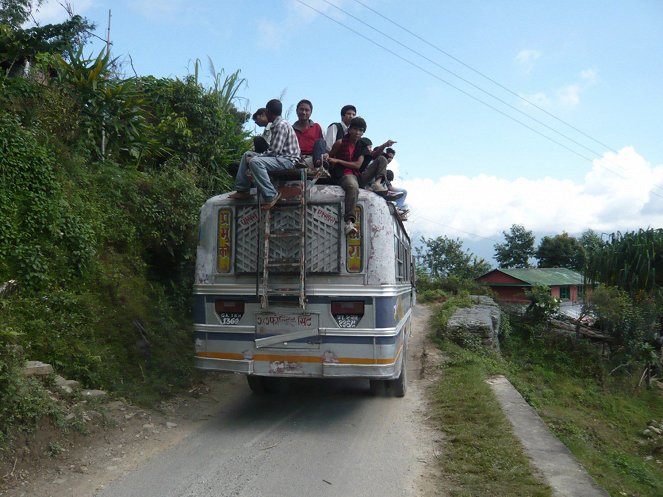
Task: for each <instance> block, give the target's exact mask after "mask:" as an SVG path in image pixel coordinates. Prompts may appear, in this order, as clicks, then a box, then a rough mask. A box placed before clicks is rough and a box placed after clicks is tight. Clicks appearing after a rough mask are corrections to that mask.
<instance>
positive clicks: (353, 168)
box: [230, 99, 407, 235]
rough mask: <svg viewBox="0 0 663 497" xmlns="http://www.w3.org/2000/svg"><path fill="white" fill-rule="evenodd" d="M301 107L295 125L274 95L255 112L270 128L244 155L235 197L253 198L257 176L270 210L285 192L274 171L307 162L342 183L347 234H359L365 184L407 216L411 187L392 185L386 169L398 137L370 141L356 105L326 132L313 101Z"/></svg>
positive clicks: (348, 107)
mask: <svg viewBox="0 0 663 497" xmlns="http://www.w3.org/2000/svg"><path fill="white" fill-rule="evenodd" d="M296 111H297V121H296V122H295V123H294V124H292V125H290V123H288V122H287V121H285V120H284V119H283V118H282V117H281V114H282V112H283V105H282V103H281V101H280V100H278V99H272V100H270V101H269V102H267V105H266V106H265V107H264V108H260V109H258V110H257V111H256V112H255V113H254V114H253V120H254V122H255V123H256V125H257V126H260V127H264V128H265V130H264V132H263V134H262V136H258V137H255V138H254V147H253V148H254V150H250V151H247V152H245V153H244V155H242V159H241V161H240V163H239V169H238V170H237V175H236V177H235V189H236V191H235V192H234V193H232V194H231V195H230V198H232V199H235V200H241V199H247V198H250V197H251V194H250V190H251V186H252V185H251V182H252V181H253V183H254V184H255V186H256V188H257V190H258V191H259V192H260V194H261V195H262V197H263V199H264V201H265V203H264V204H263V206H262V208H263V209H271V208H272V207H273V206H274V205H275V204H276V202H278V200H279V199H280V198H281V194H280V193H279V192H278V190H276V188H275V187H274V185H273V184H272V182H271V180H270V178H269V174H268V173H269V171H279V170H285V169H292V168H295V167H296V165H297V164H298V163H300V162H303V163H305V164H306V166H307V167H308V168H310V169H315V170H318V171H320V172H321V175H322V176H323V177H327V178H331V180H332V181H333V182H334V183H335V184H337V185H339V186H341V187H342V188H343V191H344V192H345V216H344V221H345V226H344V231H345V234H346V235H352V234H356V233H357V227H356V226H355V222H356V218H355V208H356V205H357V199H358V197H359V189H360V188H365V189H366V190H369V191H372V192H374V193H376V194H378V195H381V196H383V197H385V198H386V199H387V200H388V201H392V202H394V203H395V205H396V208H397V209H398V212H399V213H400V215H401V218H405V216H406V215H407V210H406V208H405V206H404V201H405V196H406V195H407V192H406V191H405V190H404V189H402V188H396V187H393V186H392V185H391V181H392V180H393V176H394V175H393V172H392V171H389V170H387V166H388V164H389V162H391V160H392V159H393V158H394V155H395V154H396V151H395V150H394V149H393V148H391V147H392V145H393V144H394V143H396V142H395V141H394V140H387V141H386V142H384V143H383V144H382V145H379V146H377V147H375V148H373V143H372V142H371V140H370V139H369V138H367V137H364V136H363V135H364V132H365V131H366V121H365V120H364V119H363V118H361V117H358V116H357V109H356V108H355V106H354V105H345V106H343V108H342V109H341V121H340V122H337V123H332V124H330V125H329V126H328V127H327V130H326V133H325V134H324V135H323V133H322V128H321V127H320V125H319V124H318V123H316V122H313V121H312V120H311V114H312V113H313V104H312V103H311V101H310V100H306V99H303V100H300V101H299V103H297V108H296ZM321 168H322V169H321Z"/></svg>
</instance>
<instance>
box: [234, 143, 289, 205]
mask: <svg viewBox="0 0 663 497" xmlns="http://www.w3.org/2000/svg"><path fill="white" fill-rule="evenodd" d="M247 157H251V162H250V163H249V165H248V166H247V164H246V162H247V161H246V159H247ZM247 167H248V168H249V169H250V170H251V174H252V175H253V182H254V183H255V185H256V187H257V188H258V191H259V192H260V193H261V194H262V196H263V198H264V199H265V200H267V201H269V200H272V199H273V198H274V197H275V196H276V188H274V185H272V182H271V181H270V179H269V174H268V171H282V170H284V169H292V168H294V167H295V163H294V162H293V161H291V160H290V159H286V158H285V157H266V156H258V155H257V153H256V152H251V151H249V152H244V155H242V160H241V161H240V162H239V169H238V171H237V176H235V190H237V191H238V192H248V191H249V190H250V189H251V182H250V181H249V178H248V177H247V176H246V169H247Z"/></svg>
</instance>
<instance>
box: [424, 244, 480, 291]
mask: <svg viewBox="0 0 663 497" xmlns="http://www.w3.org/2000/svg"><path fill="white" fill-rule="evenodd" d="M421 242H422V243H423V244H424V248H423V249H421V248H418V249H417V252H418V255H419V256H420V258H421V260H422V262H423V267H424V268H425V269H426V271H427V272H428V273H429V274H430V275H431V276H432V277H434V278H438V277H442V276H453V277H456V278H459V279H464V280H470V279H474V278H476V277H478V276H481V275H482V274H484V273H486V272H487V271H489V270H490V264H488V263H487V262H486V261H485V260H483V259H481V258H478V257H477V256H475V255H474V254H472V253H471V252H470V251H469V250H463V242H462V241H461V240H460V239H459V238H457V239H455V240H454V239H451V238H449V237H447V236H438V237H437V238H424V237H421Z"/></svg>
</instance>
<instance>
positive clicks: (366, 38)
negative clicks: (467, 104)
mask: <svg viewBox="0 0 663 497" xmlns="http://www.w3.org/2000/svg"><path fill="white" fill-rule="evenodd" d="M323 1H325V3H327V4H328V5H330V6H332V7H334V8H336V9H338V10H340V11H341V12H343V13H345V14H347V15H349V16H350V17H352V18H354V19H355V20H357V21H359V22H361V23H362V24H364V25H366V26H368V27H370V28H371V29H373V30H375V31H377V32H378V33H380V34H382V35H383V36H384V37H386V38H388V39H391V40H392V41H394V42H396V43H398V44H399V45H401V46H403V47H404V48H406V49H407V50H409V51H411V52H413V53H415V54H417V55H419V56H420V57H422V58H424V59H426V60H427V61H429V62H431V63H433V64H435V65H437V66H438V67H440V68H441V69H443V70H445V71H447V72H449V73H451V74H453V75H454V76H455V77H457V78H459V79H461V80H462V81H464V82H466V83H468V84H470V85H472V86H473V87H475V88H477V89H479V90H480V91H482V92H483V93H486V94H488V95H489V96H491V97H492V98H494V99H496V100H498V101H500V102H502V103H504V104H505V105H507V106H509V107H511V108H512V109H515V110H517V111H518V112H520V113H521V114H524V115H525V116H526V117H528V118H529V119H532V120H533V121H535V122H537V123H539V124H541V125H543V126H545V127H546V128H548V129H550V130H552V131H554V132H555V133H557V134H560V135H561V136H563V137H564V138H566V139H567V140H569V141H572V142H573V143H576V144H577V145H579V146H581V147H582V148H585V149H586V150H588V151H590V152H592V153H593V154H595V155H597V156H600V155H601V154H600V153H598V152H596V151H594V150H592V149H590V148H588V147H586V146H584V145H582V144H580V143H579V142H577V141H575V140H573V139H572V138H570V137H568V136H566V135H564V134H563V133H561V132H559V131H557V130H555V129H553V128H551V127H550V126H548V125H546V124H545V123H542V122H541V121H539V120H537V119H536V118H534V117H532V116H530V115H528V114H526V113H524V112H522V111H521V110H520V109H517V108H515V107H513V106H512V105H510V104H508V103H507V102H504V101H503V100H502V99H500V98H499V97H497V96H495V95H493V94H491V93H490V92H488V91H486V90H483V89H482V88H480V87H478V86H477V85H475V84H474V83H471V82H469V81H467V80H465V79H464V78H462V77H461V76H458V75H456V74H455V73H453V72H452V71H450V70H448V69H446V68H444V67H443V66H440V65H439V64H437V63H436V62H434V61H431V60H430V59H428V58H427V57H425V56H424V55H421V54H419V53H418V52H417V51H416V50H413V49H411V48H409V47H407V46H405V45H404V44H402V43H401V42H399V41H398V40H395V39H393V38H392V37H390V36H389V35H387V34H385V33H384V32H382V31H380V30H378V29H377V28H374V27H373V26H370V25H369V24H368V23H366V22H364V21H362V20H361V19H358V18H357V17H355V16H353V15H352V14H350V13H348V12H346V11H345V10H343V9H341V8H340V7H337V6H336V5H334V4H332V3H330V2H328V1H327V0H323ZM355 1H358V0H355ZM297 2H299V3H300V4H302V5H304V6H305V7H308V8H309V9H311V10H313V11H315V12H317V13H318V14H320V15H321V16H323V17H326V18H327V19H329V20H330V21H332V22H334V23H336V24H338V25H339V26H341V27H343V28H345V29H347V30H348V31H350V32H352V33H354V34H356V35H357V36H359V37H361V38H363V39H365V40H366V41H368V42H370V43H372V44H373V45H375V46H377V47H379V48H381V49H383V50H384V51H386V52H388V53H390V54H392V55H393V56H395V57H397V58H399V59H401V60H402V61H404V62H406V63H407V64H410V65H411V66H413V67H415V68H417V69H419V70H420V71H422V72H424V73H426V74H428V75H429V76H432V77H433V78H435V79H437V80H438V81H441V82H442V83H444V84H446V85H448V86H450V87H452V88H453V89H455V90H457V91H459V92H461V93H462V94H464V95H466V96H468V97H470V98H472V99H473V100H475V101H477V102H479V103H481V104H483V105H485V106H486V107H488V108H490V109H492V110H494V111H495V112H498V113H499V114H501V115H503V116H504V117H507V118H508V119H511V120H512V121H514V122H516V123H518V124H520V125H521V126H523V127H525V128H527V129H529V130H530V131H532V132H534V133H536V134H538V135H539V136H541V137H543V138H545V139H546V140H548V141H550V142H552V143H555V144H556V145H558V146H560V147H562V148H564V149H566V150H568V151H569V152H571V153H572V154H574V155H577V156H578V157H580V158H582V159H584V160H586V161H589V162H592V161H593V158H591V157H587V156H586V155H583V154H582V153H580V152H579V151H577V150H575V149H573V148H570V147H569V146H567V145H566V144H564V143H562V142H560V141H558V140H555V139H553V138H551V137H550V136H548V135H546V134H544V133H542V132H541V131H539V130H537V129H535V128H533V127H532V126H530V125H528V124H527V123H524V122H523V121H521V120H519V119H517V118H515V117H513V116H512V115H510V114H507V113H506V112H504V111H502V110H500V109H498V108H497V107H495V106H493V105H491V104H489V103H488V102H486V101H484V100H482V99H480V98H478V97H476V96H475V95H473V94H471V93H469V92H467V91H465V90H463V89H462V88H459V87H458V86H456V85H454V84H453V83H451V82H449V81H447V80H445V79H444V78H442V77H440V76H438V75H437V74H434V73H433V72H431V71H429V70H428V69H425V68H424V67H422V66H420V65H419V64H416V63H415V62H413V61H411V60H409V59H407V58H405V57H403V56H402V55H400V54H398V53H396V52H394V51H393V50H391V49H390V48H387V47H386V46H384V45H381V44H380V43H378V42H376V41H375V40H372V39H371V38H369V37H367V36H366V35H364V34H363V33H361V32H359V31H357V30H356V29H354V28H352V27H350V26H348V25H346V24H344V23H342V22H341V21H339V20H337V19H334V18H333V17H331V16H329V15H327V14H326V13H324V12H322V11H321V10H319V9H317V8H316V7H313V6H312V5H310V4H308V3H306V2H304V1H303V0H297ZM358 3H361V2H358ZM362 5H364V4H363V3H362ZM370 10H371V11H373V12H375V11H374V10H373V9H370ZM380 15H381V14H380ZM383 17H384V16H383ZM390 22H392V21H390ZM402 29H405V28H402ZM405 30H406V29H405ZM406 31H408V32H409V30H406ZM415 36H417V35H415ZM417 38H420V37H418V36H417ZM426 43H428V42H426ZM442 52H443V53H445V55H447V54H446V52H444V51H442ZM449 56H450V57H452V58H453V56H451V55H449ZM454 60H455V58H454ZM459 62H460V61H459ZM461 63H462V62H461ZM462 64H463V65H465V64H464V63H462ZM468 67H469V66H468ZM476 72H478V71H476ZM479 74H481V73H479ZM482 76H483V75H482ZM484 77H486V78H487V79H489V80H491V81H492V79H491V78H488V77H487V76H484ZM495 83H496V84H497V85H498V86H502V85H500V84H499V83H497V82H495ZM504 88H505V89H506V90H507V91H509V92H510V93H514V92H512V91H511V90H509V89H508V88H506V87H504ZM514 94H515V93H514ZM515 95H516V96H518V97H519V98H521V99H523V100H524V101H526V102H528V103H530V102H529V101H528V100H526V99H524V98H523V97H520V96H519V95H517V94H515ZM532 105H533V106H534V107H536V108H540V107H538V106H536V105H535V104H532ZM541 110H543V109H541ZM543 111H544V112H546V113H548V112H547V111H545V110H543ZM550 115H551V116H552V117H554V118H555V119H557V120H559V121H560V122H562V123H564V124H566V125H567V126H570V127H571V128H574V127H573V126H571V125H570V124H568V123H565V122H564V121H562V120H561V119H559V118H557V117H556V116H554V115H552V114H550ZM574 129H575V128H574ZM578 131H579V132H580V133H581V134H583V135H585V133H584V132H582V131H580V130H578ZM586 136H588V137H589V138H590V139H592V140H593V141H596V142H597V143H599V144H601V145H603V144H602V143H601V142H599V141H598V140H596V139H594V138H591V137H590V136H589V135H586ZM603 146H605V147H606V148H607V149H608V150H610V151H612V152H614V153H618V152H616V151H615V150H614V149H613V148H612V147H609V146H607V145H603ZM605 160H606V161H608V162H610V163H611V164H612V162H611V161H609V160H608V159H605ZM615 165H616V164H615ZM602 167H603V168H604V169H605V170H606V171H608V172H610V173H611V174H614V175H615V176H617V177H619V178H621V179H628V178H627V177H626V176H624V175H623V174H621V173H619V172H617V171H614V170H612V169H611V168H609V167H607V166H605V165H602ZM652 188H655V189H658V190H661V191H663V189H662V188H661V187H659V186H657V185H652ZM650 193H651V194H652V195H655V196H657V197H661V198H663V195H660V194H658V193H656V192H655V191H653V190H650Z"/></svg>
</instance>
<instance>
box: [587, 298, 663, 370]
mask: <svg viewBox="0 0 663 497" xmlns="http://www.w3.org/2000/svg"><path fill="white" fill-rule="evenodd" d="M585 305H586V307H587V309H588V311H589V312H590V313H592V314H593V315H594V316H595V317H596V318H597V323H598V326H599V328H600V329H601V331H602V332H603V333H605V334H607V335H609V336H610V337H611V338H612V343H611V349H612V351H613V354H612V361H615V362H617V363H626V364H640V365H647V364H657V363H659V362H660V358H659V357H658V355H657V354H656V348H658V344H657V339H658V336H659V330H660V316H661V303H660V302H659V301H657V299H655V298H654V297H653V296H648V295H646V294H644V293H639V294H637V295H636V296H634V297H631V296H629V295H628V294H627V293H626V292H625V291H624V290H622V289H620V288H617V287H611V286H605V285H600V286H599V287H597V288H595V289H594V291H592V292H591V294H590V295H588V297H587V299H586V304H585Z"/></svg>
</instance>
